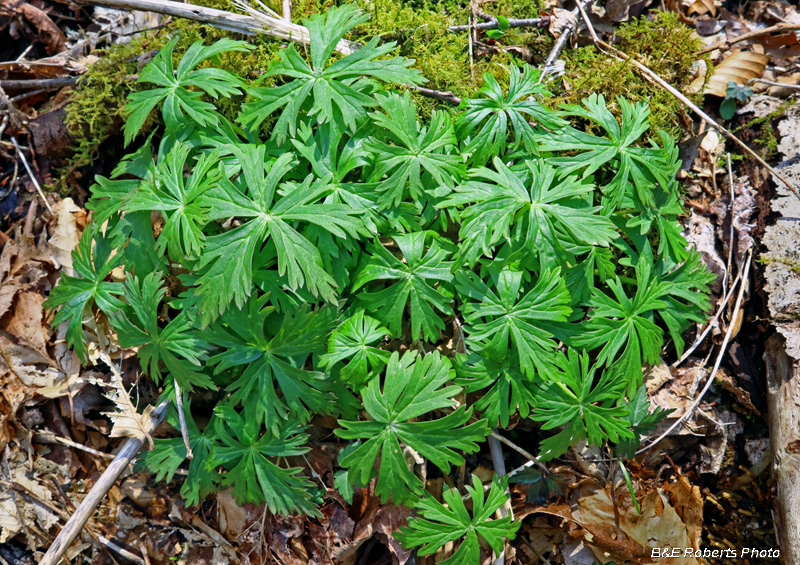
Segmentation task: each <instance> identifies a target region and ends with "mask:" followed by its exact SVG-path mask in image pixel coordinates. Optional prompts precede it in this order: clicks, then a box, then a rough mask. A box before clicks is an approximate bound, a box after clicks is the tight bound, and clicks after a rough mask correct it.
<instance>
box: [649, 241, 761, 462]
mask: <svg viewBox="0 0 800 565" xmlns="http://www.w3.org/2000/svg"><path fill="white" fill-rule="evenodd" d="M752 260H753V254H752V252H751V249H748V250H747V260H746V262H745V264H744V271H743V273H742V284H741V286H740V287H739V295H738V296H737V297H736V305H735V306H734V308H733V312H734V314H733V315H734V319H735V317H736V314H737V313H738V312H739V309H740V308H741V306H742V298H743V297H744V289H745V287H746V286H747V284H746V281H747V275H748V273H749V272H750V263H751V262H752ZM734 325H735V324H733V322H731V324H729V325H728V331H726V332H725V339H723V340H722V345H720V348H719V354H717V360H716V361H715V362H714V368H713V369H712V370H711V373H710V374H709V375H708V379H707V380H706V384H705V386H704V387H703V390H701V391H700V394H698V395H697V398H695V400H694V402H692V405H691V406H690V407H689V409H688V410H686V411H685V412H684V413H683V414H682V415H681V417H680V418H678V420H677V421H676V422H675V423H674V424H672V425H671V426H670V427H669V428H667V430H666V431H665V432H664V433H663V434H661V435H660V436H658V437H657V438H656V439H654V440H653V441H651V442H650V443H648V444H647V445H645V446H644V447H642V448H641V449H639V450H638V451H637V452H636V455H639V454H640V453H644V452H645V451H647V450H648V449H650V448H651V447H653V446H654V445H656V444H657V443H659V442H660V441H661V440H662V439H664V438H665V437H667V436H668V435H669V434H671V433H672V432H673V431H674V430H675V428H677V427H678V426H680V425H681V424H682V423H683V421H684V420H686V418H688V417H689V416H690V415H691V414H692V413H693V412H694V411H695V410H696V409H697V407H698V406H699V405H700V401H701V400H702V399H703V396H705V394H706V393H707V392H708V389H710V388H711V384H712V383H713V382H714V377H716V376H717V371H719V366H720V364H721V363H722V358H723V357H724V356H725V351H726V350H727V348H728V342H729V341H730V339H731V334H733V327H734Z"/></svg>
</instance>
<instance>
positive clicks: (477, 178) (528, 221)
mask: <svg viewBox="0 0 800 565" xmlns="http://www.w3.org/2000/svg"><path fill="white" fill-rule="evenodd" d="M525 165H526V166H525V168H524V169H523V172H522V174H519V173H516V172H514V171H512V170H511V169H509V168H508V167H507V166H506V165H505V164H504V163H503V162H502V160H500V159H499V158H495V160H494V166H495V169H496V171H493V170H491V169H487V168H480V169H477V170H474V171H472V172H471V174H470V178H471V180H470V181H468V182H466V183H464V184H462V185H460V186H457V187H456V189H455V193H454V194H452V195H451V196H450V197H448V198H447V199H446V200H445V201H444V202H442V203H441V204H440V205H439V207H440V208H445V207H454V206H464V205H468V206H467V207H466V208H465V209H464V211H463V212H462V213H461V217H462V224H461V230H460V231H459V237H460V238H461V239H462V241H463V243H462V255H463V256H464V258H465V259H466V260H467V262H468V263H469V264H470V265H474V264H475V261H476V260H477V259H478V257H479V256H480V255H481V254H483V255H486V256H488V257H491V256H492V255H493V247H494V246H495V245H497V244H498V243H500V242H505V241H513V242H514V243H515V245H516V246H518V247H520V248H522V249H524V250H525V251H526V252H527V253H530V254H532V255H533V256H535V257H540V256H541V257H542V263H544V264H553V263H556V264H557V263H563V261H564V259H563V258H564V257H565V256H567V252H566V249H565V247H566V246H571V245H574V244H582V245H597V246H608V245H609V243H610V242H611V241H612V240H613V239H615V238H616V237H617V234H616V231H615V228H614V224H613V223H612V222H611V221H610V220H609V219H608V218H606V217H604V216H602V215H600V214H599V212H600V208H599V207H592V206H591V199H589V201H588V202H587V199H586V198H585V197H586V196H587V195H590V194H591V193H592V191H593V190H594V186H593V185H591V184H590V183H588V182H583V181H581V180H580V179H578V178H577V177H575V176H567V177H566V178H563V179H561V180H559V181H557V180H556V170H555V169H553V168H552V167H550V166H549V165H548V164H547V163H546V162H545V161H544V160H540V159H535V160H528V161H527V162H526V163H525Z"/></svg>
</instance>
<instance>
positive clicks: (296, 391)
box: [205, 296, 337, 433]
mask: <svg viewBox="0 0 800 565" xmlns="http://www.w3.org/2000/svg"><path fill="white" fill-rule="evenodd" d="M268 299H269V297H267V296H262V297H260V298H251V299H250V300H249V301H248V302H247V304H245V306H244V307H243V308H241V309H236V308H231V309H230V310H228V311H227V312H226V313H225V315H224V316H223V317H222V318H221V319H220V320H218V321H217V322H216V323H214V324H213V325H211V326H210V327H209V328H208V329H207V330H206V331H205V335H206V336H207V339H208V341H209V343H213V344H214V345H216V346H218V347H219V348H220V349H221V351H220V352H219V353H217V354H216V355H214V356H212V357H211V358H210V359H209V363H210V364H212V365H215V373H217V374H219V373H221V372H222V371H224V370H225V369H228V368H231V367H239V366H244V371H243V372H242V374H241V375H240V376H239V377H238V378H237V379H236V380H234V381H233V383H231V385H230V386H229V387H228V390H229V391H230V392H231V397H230V400H231V402H233V403H241V404H243V405H244V406H246V407H248V410H249V414H250V417H252V418H255V419H256V420H258V422H264V423H265V424H266V427H267V428H268V429H270V430H273V431H275V433H277V430H278V429H279V427H280V423H281V422H283V421H285V420H286V419H287V418H291V419H294V420H295V421H299V422H301V423H305V422H308V421H309V419H310V418H311V414H312V413H314V414H331V413H333V412H334V411H335V409H336V406H335V405H334V404H333V403H332V401H333V396H332V395H331V394H330V391H329V390H330V386H329V382H328V380H327V378H326V376H325V374H324V373H320V372H317V371H307V370H305V369H304V368H303V366H304V365H305V362H306V360H307V359H308V357H309V356H310V355H311V354H313V353H323V352H324V351H325V346H326V344H327V341H328V336H329V335H330V333H331V331H332V330H333V328H334V327H335V325H336V317H337V312H336V309H335V308H333V307H331V306H324V307H322V308H319V309H318V310H314V311H313V312H310V311H309V310H308V309H307V308H306V307H302V308H298V309H297V310H295V311H294V312H286V313H285V315H284V317H283V322H282V323H281V324H280V329H278V330H277V332H275V333H273V331H271V330H270V327H271V326H272V324H270V320H269V318H270V315H271V314H272V313H273V312H274V308H272V307H271V306H266V303H267V301H268ZM273 321H275V320H273Z"/></svg>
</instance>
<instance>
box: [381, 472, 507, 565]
mask: <svg viewBox="0 0 800 565" xmlns="http://www.w3.org/2000/svg"><path fill="white" fill-rule="evenodd" d="M505 488H506V482H505V480H503V481H502V482H500V481H498V480H497V479H495V480H493V481H492V484H491V488H490V489H489V493H488V494H484V492H483V485H482V484H481V481H480V479H478V477H476V476H474V475H473V476H472V487H467V492H468V493H469V495H470V496H471V498H472V516H470V514H469V512H468V511H467V507H466V506H465V505H464V500H463V499H462V498H461V494H460V493H459V492H458V491H457V490H455V489H448V490H447V491H446V492H445V493H444V494H443V496H442V498H443V499H444V502H445V503H444V504H442V503H441V502H438V501H437V500H436V499H434V498H433V497H432V496H430V495H427V496H425V497H423V498H422V499H420V501H419V502H418V503H417V504H416V506H415V508H416V509H417V510H418V511H419V513H420V517H419V518H412V519H411V520H409V522H408V526H407V527H405V528H401V529H400V531H399V532H398V533H397V534H395V537H396V538H397V539H399V540H400V541H401V542H402V544H403V545H405V546H406V547H417V546H422V547H421V548H420V550H419V552H420V554H421V555H430V554H431V553H434V552H435V551H437V550H439V549H441V548H442V547H443V546H444V545H445V544H446V543H447V542H452V541H456V540H459V539H461V538H464V541H462V542H461V545H460V546H459V547H458V549H457V550H456V552H455V553H454V554H453V556H452V557H450V558H449V559H446V560H445V561H442V565H471V564H472V563H479V562H480V545H479V539H483V540H484V541H485V542H486V543H487V544H488V545H489V547H491V548H492V549H493V550H494V551H496V552H498V553H499V552H500V551H502V549H503V543H504V542H503V539H504V538H505V539H513V538H514V536H515V535H516V532H517V530H518V529H519V526H520V524H519V522H512V520H511V518H510V517H505V518H500V519H498V520H493V519H492V516H493V515H494V513H495V512H497V509H498V508H500V507H501V506H503V505H504V504H505V503H506V500H507V497H506V495H505V493H504V492H503V491H504V490H505Z"/></svg>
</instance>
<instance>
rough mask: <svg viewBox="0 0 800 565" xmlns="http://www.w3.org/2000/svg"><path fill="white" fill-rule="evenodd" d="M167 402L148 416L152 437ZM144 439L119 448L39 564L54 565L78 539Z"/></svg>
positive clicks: (148, 426) (161, 419)
mask: <svg viewBox="0 0 800 565" xmlns="http://www.w3.org/2000/svg"><path fill="white" fill-rule="evenodd" d="M167 406H168V401H166V400H164V401H163V402H161V403H160V404H159V405H158V406H156V407H155V408H154V409H153V411H152V412H151V413H150V420H149V421H148V422H147V426H146V432H147V433H148V434H151V433H152V432H153V431H155V429H156V428H157V427H158V425H159V424H160V423H161V422H162V421H163V420H164V417H165V416H166V413H167ZM144 441H145V438H144V437H142V438H138V437H137V438H131V439H129V440H128V441H127V442H126V443H125V445H124V446H122V449H120V451H119V453H118V454H117V456H116V457H115V458H114V460H113V461H112V462H111V464H110V465H109V466H108V468H106V470H105V471H104V472H103V474H102V475H101V476H100V478H99V479H98V480H97V482H96V483H95V484H94V486H93V487H92V490H90V491H89V494H87V495H86V497H84V499H83V501H82V502H81V503H80V505H79V506H78V509H77V510H75V513H74V514H73V515H72V517H71V518H70V519H69V520H67V523H66V524H65V525H64V527H63V528H62V529H61V531H60V532H59V534H58V536H57V537H56V539H55V541H54V542H53V545H51V546H50V549H48V550H47V553H46V554H45V556H44V558H43V559H42V560H41V561H40V562H39V565H56V564H57V563H58V561H59V560H60V559H61V557H62V556H63V555H64V553H65V552H66V551H67V548H68V547H69V546H70V545H71V544H72V542H73V541H74V540H75V538H76V537H77V536H78V534H79V533H80V531H81V530H82V529H83V526H84V525H85V524H86V522H87V521H88V520H89V518H90V517H91V516H92V514H94V511H95V509H96V508H97V506H98V505H99V504H100V501H102V500H103V498H104V497H105V496H106V493H107V492H108V491H109V490H110V489H111V487H112V486H114V483H115V482H116V481H117V479H118V478H119V476H120V475H121V474H122V472H123V471H124V470H125V468H126V467H127V466H128V464H129V463H130V462H131V460H132V459H133V458H134V457H135V456H136V454H137V453H139V450H140V449H141V448H142V445H143V444H144Z"/></svg>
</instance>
